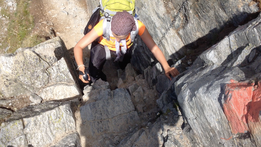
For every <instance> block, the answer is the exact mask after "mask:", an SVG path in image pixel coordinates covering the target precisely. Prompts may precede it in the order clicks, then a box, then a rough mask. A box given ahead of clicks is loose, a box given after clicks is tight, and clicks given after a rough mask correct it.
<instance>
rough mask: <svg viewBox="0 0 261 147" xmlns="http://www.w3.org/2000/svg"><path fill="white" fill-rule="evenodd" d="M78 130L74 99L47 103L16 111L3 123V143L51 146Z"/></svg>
mask: <svg viewBox="0 0 261 147" xmlns="http://www.w3.org/2000/svg"><path fill="white" fill-rule="evenodd" d="M72 133H76V128H75V120H74V114H73V113H72V110H71V106H70V103H67V104H66V103H65V104H63V103H57V102H56V103H55V102H52V103H44V104H41V105H34V106H30V107H28V108H26V109H23V110H22V109H21V110H20V111H18V112H15V113H14V114H13V115H12V116H11V117H10V118H9V119H8V120H7V121H6V122H4V123H2V125H1V131H0V144H1V145H2V146H8V145H9V146H28V145H32V146H50V145H52V144H55V143H56V141H57V140H60V139H62V138H64V137H66V136H68V135H70V134H72Z"/></svg>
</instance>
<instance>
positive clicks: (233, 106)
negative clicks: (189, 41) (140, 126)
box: [175, 16, 261, 146]
mask: <svg viewBox="0 0 261 147" xmlns="http://www.w3.org/2000/svg"><path fill="white" fill-rule="evenodd" d="M260 18H261V17H260V16H259V17H258V18H256V19H255V20H253V21H251V22H249V23H248V24H246V25H244V26H240V27H239V28H237V29H236V30H235V31H234V32H232V33H231V34H230V35H228V36H227V37H225V38H224V39H223V40H222V41H220V42H219V43H218V44H216V45H214V46H212V47H211V48H209V49H208V50H207V51H205V52H204V53H203V54H201V55H200V57H199V58H198V59H197V60H196V61H195V62H194V64H193V65H192V66H191V67H190V68H189V70H187V71H186V72H184V74H183V75H182V77H180V78H179V79H178V80H177V81H176V83H175V92H176V94H177V95H178V101H179V104H180V106H181V108H182V111H183V115H184V116H185V117H186V120H187V121H188V124H189V125H190V126H191V128H192V130H193V131H194V133H195V134H196V135H197V137H198V138H199V140H200V144H202V145H203V146H235V145H236V144H238V145H242V146H245V145H247V146H260V145H261V144H260V137H261V136H260V133H259V130H260V118H259V111H260V109H261V106H260V90H259V89H260V78H261V77H260V60H261V54H260V43H261V42H260V37H259V34H260V31H261V29H260V28H261V25H260V22H261V21H260V20H261V19H260ZM206 132H209V133H206Z"/></svg>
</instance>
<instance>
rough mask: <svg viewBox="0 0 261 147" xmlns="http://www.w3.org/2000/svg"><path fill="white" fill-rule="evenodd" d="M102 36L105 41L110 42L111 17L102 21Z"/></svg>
mask: <svg viewBox="0 0 261 147" xmlns="http://www.w3.org/2000/svg"><path fill="white" fill-rule="evenodd" d="M102 36H103V37H104V38H105V39H107V40H108V41H109V40H110V36H111V17H105V18H104V20H103V34H102Z"/></svg>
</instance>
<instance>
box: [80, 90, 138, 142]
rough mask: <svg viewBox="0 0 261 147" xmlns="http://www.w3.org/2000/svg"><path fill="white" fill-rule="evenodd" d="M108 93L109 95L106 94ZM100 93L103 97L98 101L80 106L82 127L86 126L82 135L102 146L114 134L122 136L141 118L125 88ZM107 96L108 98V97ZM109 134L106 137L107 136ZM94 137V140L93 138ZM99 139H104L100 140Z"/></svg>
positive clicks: (109, 140) (111, 139) (110, 139)
mask: <svg viewBox="0 0 261 147" xmlns="http://www.w3.org/2000/svg"><path fill="white" fill-rule="evenodd" d="M105 93H107V96H106V95H104V94H105ZM105 93H100V96H101V95H104V97H103V98H101V99H99V100H98V101H96V102H92V103H86V104H85V105H83V106H82V107H81V108H80V113H81V121H82V124H81V128H85V129H84V130H85V131H83V132H81V133H80V135H81V136H82V137H84V138H88V139H90V140H92V141H88V143H89V144H90V145H91V146H93V145H95V144H96V145H98V146H102V143H106V141H107V142H111V141H113V140H115V139H113V138H112V137H113V136H114V135H119V134H121V137H120V138H122V137H123V136H124V135H126V134H127V133H128V132H129V129H130V128H134V127H136V125H139V123H140V119H139V116H138V114H137V112H136V111H135V109H134V106H133V104H132V102H131V97H130V95H129V93H128V92H127V91H126V90H125V89H116V90H114V91H112V92H105ZM106 97H107V98H106ZM107 135H108V136H109V137H108V138H105V136H107ZM93 139H94V140H93ZM99 140H103V141H102V142H99Z"/></svg>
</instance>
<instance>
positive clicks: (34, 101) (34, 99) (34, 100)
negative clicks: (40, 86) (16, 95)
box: [29, 94, 43, 105]
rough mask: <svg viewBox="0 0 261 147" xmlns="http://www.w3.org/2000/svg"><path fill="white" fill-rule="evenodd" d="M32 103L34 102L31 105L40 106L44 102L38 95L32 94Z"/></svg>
mask: <svg viewBox="0 0 261 147" xmlns="http://www.w3.org/2000/svg"><path fill="white" fill-rule="evenodd" d="M29 99H30V101H31V102H32V103H31V104H32V105H34V104H39V103H41V102H42V100H43V99H42V98H41V97H40V96H38V95H36V94H31V96H30V98H29Z"/></svg>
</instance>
